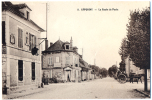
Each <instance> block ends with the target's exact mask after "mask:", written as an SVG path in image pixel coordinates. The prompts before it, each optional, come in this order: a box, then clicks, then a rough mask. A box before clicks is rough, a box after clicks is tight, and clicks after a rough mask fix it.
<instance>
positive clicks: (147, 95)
mask: <svg viewBox="0 0 152 100" xmlns="http://www.w3.org/2000/svg"><path fill="white" fill-rule="evenodd" d="M134 90H135V91H137V92H139V93H141V94H144V95H145V96H146V97H149V98H150V95H149V94H146V93H144V92H143V91H140V90H137V89H134Z"/></svg>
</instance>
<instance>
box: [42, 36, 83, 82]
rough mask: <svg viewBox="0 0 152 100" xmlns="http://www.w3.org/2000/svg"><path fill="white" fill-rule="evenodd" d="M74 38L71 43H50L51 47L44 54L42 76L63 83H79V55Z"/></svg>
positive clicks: (59, 41)
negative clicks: (73, 44)
mask: <svg viewBox="0 0 152 100" xmlns="http://www.w3.org/2000/svg"><path fill="white" fill-rule="evenodd" d="M72 42H73V41H72V38H71V41H70V43H69V42H62V41H61V40H58V41H56V42H55V43H54V44H53V43H50V47H49V48H47V47H48V46H47V44H48V43H47V41H46V50H45V51H43V52H42V54H43V55H42V70H43V73H42V76H43V77H45V78H54V77H55V78H57V80H58V81H62V82H78V81H80V78H81V67H79V54H78V53H77V48H76V47H73V46H72Z"/></svg>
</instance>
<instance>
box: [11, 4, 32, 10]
mask: <svg viewBox="0 0 152 100" xmlns="http://www.w3.org/2000/svg"><path fill="white" fill-rule="evenodd" d="M13 7H14V8H17V9H22V8H25V7H27V8H28V9H29V10H31V9H30V8H29V7H28V6H27V5H26V4H25V3H24V4H15V5H13ZM31 11H32V10H31Z"/></svg>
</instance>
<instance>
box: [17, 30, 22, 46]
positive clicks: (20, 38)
mask: <svg viewBox="0 0 152 100" xmlns="http://www.w3.org/2000/svg"><path fill="white" fill-rule="evenodd" d="M18 47H19V48H23V30H22V29H21V28H18Z"/></svg>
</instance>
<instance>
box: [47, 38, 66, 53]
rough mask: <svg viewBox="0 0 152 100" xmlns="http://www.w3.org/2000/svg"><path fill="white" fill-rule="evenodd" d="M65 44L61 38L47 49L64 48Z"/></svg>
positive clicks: (56, 49)
mask: <svg viewBox="0 0 152 100" xmlns="http://www.w3.org/2000/svg"><path fill="white" fill-rule="evenodd" d="M63 44H64V42H62V41H61V40H58V41H56V42H55V43H54V44H53V45H51V46H50V47H49V48H48V49H47V50H45V51H58V50H64V47H63Z"/></svg>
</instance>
